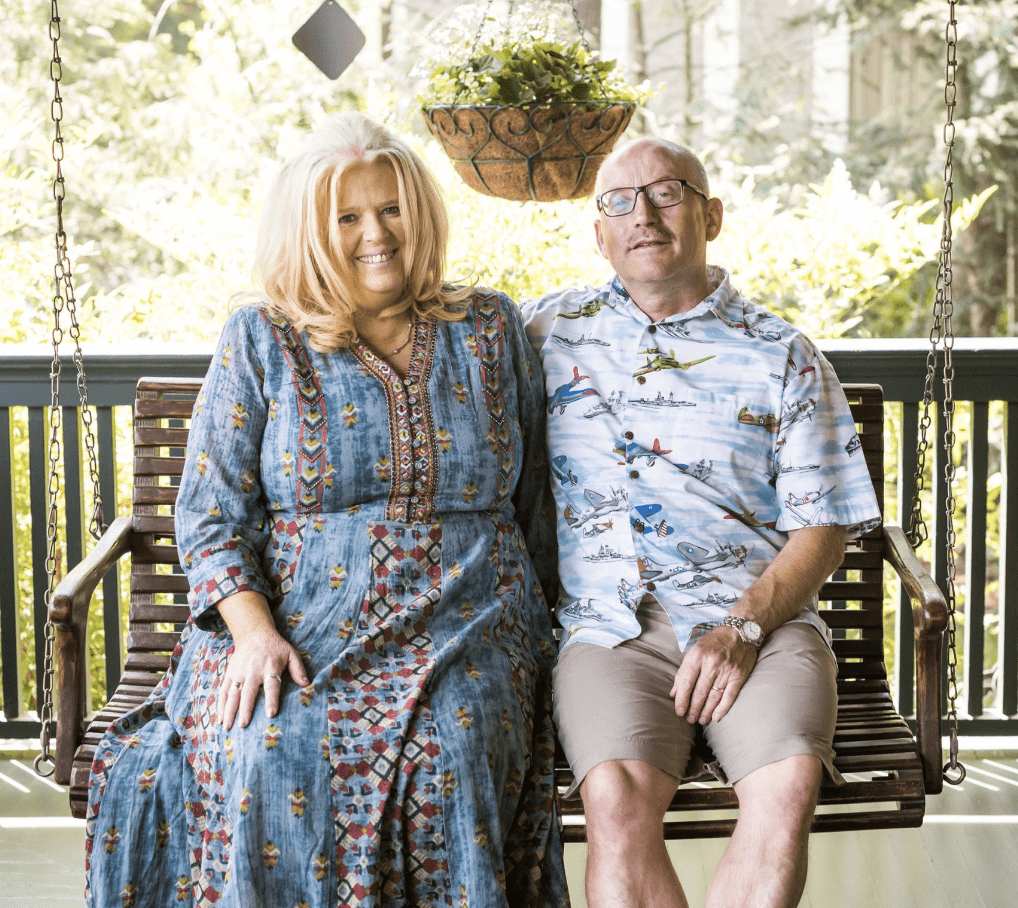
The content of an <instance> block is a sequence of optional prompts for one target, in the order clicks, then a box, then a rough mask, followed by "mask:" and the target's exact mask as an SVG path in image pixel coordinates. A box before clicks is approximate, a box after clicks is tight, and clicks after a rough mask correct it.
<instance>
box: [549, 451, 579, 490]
mask: <svg viewBox="0 0 1018 908" xmlns="http://www.w3.org/2000/svg"><path fill="white" fill-rule="evenodd" d="M568 463H569V458H568V457H566V455H565V454H559V455H558V456H557V457H553V458H552V460H551V475H552V476H554V477H555V478H556V479H557V480H558V481H559V482H560V483H562V485H566V484H569V485H576V483H577V482H579V480H578V479H577V478H576V474H575V473H574V472H573V471H572V470H570V469H569V467H567V466H566V464H568Z"/></svg>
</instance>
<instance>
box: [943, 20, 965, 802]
mask: <svg viewBox="0 0 1018 908" xmlns="http://www.w3.org/2000/svg"><path fill="white" fill-rule="evenodd" d="M945 42H946V44H947V63H946V71H945V78H944V103H945V105H946V108H947V122H946V123H945V124H944V144H945V145H946V146H947V160H946V162H945V164H944V224H943V234H942V237H941V241H940V267H939V269H938V273H937V308H938V310H939V314H940V317H941V319H942V322H943V338H944V452H945V455H946V456H945V458H944V461H945V463H944V483H945V489H946V491H947V498H946V503H945V507H944V518H945V527H946V531H947V533H946V541H947V701H948V713H947V717H948V723H949V726H950V727H949V734H950V738H951V740H950V759H949V761H948V762H947V763H946V764H945V766H944V781H945V782H948V783H950V784H951V785H959V784H960V783H961V782H962V781H963V780H964V779H965V767H964V766H962V764H961V763H960V762H959V761H958V642H957V622H956V615H957V602H958V600H957V594H956V589H955V580H956V578H957V569H956V565H955V548H956V543H957V536H956V534H955V529H954V514H955V510H956V506H957V501H956V500H955V497H954V479H955V468H954V448H955V441H956V438H955V434H954V415H955V405H954V359H953V351H954V326H953V322H952V319H953V317H954V300H953V297H952V280H953V277H954V273H953V269H952V263H951V250H952V235H951V212H952V207H953V204H954V138H955V126H954V108H955V105H956V103H957V99H958V86H957V83H956V81H955V77H956V75H957V72H958V22H957V20H956V19H955V0H950V16H949V18H948V23H947V29H946V32H945ZM952 773H954V775H952Z"/></svg>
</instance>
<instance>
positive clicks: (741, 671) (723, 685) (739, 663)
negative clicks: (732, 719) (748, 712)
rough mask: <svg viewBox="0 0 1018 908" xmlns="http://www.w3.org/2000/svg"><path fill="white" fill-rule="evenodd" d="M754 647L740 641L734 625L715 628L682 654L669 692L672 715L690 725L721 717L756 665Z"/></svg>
mask: <svg viewBox="0 0 1018 908" xmlns="http://www.w3.org/2000/svg"><path fill="white" fill-rule="evenodd" d="M756 656H757V651H756V647H754V646H751V645H750V644H748V643H743V642H742V638H741V637H740V636H739V632H738V631H737V630H736V629H735V628H734V627H727V626H722V627H716V628H714V629H713V630H712V631H708V632H707V633H706V634H704V635H703V636H702V637H701V638H700V639H699V640H697V641H696V643H694V644H693V646H692V647H691V648H690V649H689V652H687V653H686V654H685V655H684V656H683V657H682V665H681V666H679V670H678V671H677V672H676V673H675V683H674V684H672V689H671V691H670V693H669V695H670V696H671V697H674V698H675V714H676V715H677V716H685V717H686V719H687V721H689V722H690V724H693V723H696V722H699V723H700V724H701V725H706V724H707V723H708V722H712V721H713V722H717V721H718V720H719V719H722V718H724V716H725V715H726V714H727V713H728V710H730V709H731V708H732V704H733V703H734V702H735V698H736V697H738V696H739V691H740V690H741V689H742V685H743V684H745V683H746V679H747V678H748V677H749V673H750V672H751V671H753V666H754V665H756Z"/></svg>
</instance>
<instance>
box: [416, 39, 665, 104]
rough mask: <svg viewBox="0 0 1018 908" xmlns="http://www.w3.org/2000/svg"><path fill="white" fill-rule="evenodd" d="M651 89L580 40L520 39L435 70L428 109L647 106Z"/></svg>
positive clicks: (424, 97) (425, 99) (426, 95)
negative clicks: (637, 83)
mask: <svg viewBox="0 0 1018 908" xmlns="http://www.w3.org/2000/svg"><path fill="white" fill-rule="evenodd" d="M648 96H649V91H647V90H646V89H645V88H638V87H636V86H633V85H630V84H629V83H628V82H627V81H626V80H625V79H624V78H623V77H622V75H621V73H619V72H618V70H617V64H616V61H614V60H601V59H599V58H598V57H597V55H596V54H594V53H592V52H590V51H588V50H587V49H586V48H585V47H584V45H583V42H582V41H579V40H577V41H574V42H573V43H571V44H567V43H564V42H560V41H548V40H539V39H534V40H532V41H529V42H528V41H526V40H516V41H513V42H511V43H509V44H506V45H499V44H495V43H488V44H484V45H482V46H481V47H479V48H477V50H476V51H475V52H474V53H473V55H472V56H470V57H469V58H468V59H466V60H463V61H462V62H457V63H447V64H439V65H437V66H435V67H434V69H432V71H431V73H430V75H429V78H428V84H427V88H426V89H425V90H424V91H423V92H421V94H420V96H419V99H418V100H419V101H420V102H421V105H422V106H424V107H432V106H441V105H467V106H474V107H484V106H488V105H495V106H505V107H516V106H529V105H533V104H580V105H583V106H595V105H599V104H605V103H619V102H625V103H632V104H643V103H644V102H645V101H646V100H647V97H648Z"/></svg>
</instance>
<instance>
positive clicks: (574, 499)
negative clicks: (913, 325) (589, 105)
mask: <svg viewBox="0 0 1018 908" xmlns="http://www.w3.org/2000/svg"><path fill="white" fill-rule="evenodd" d="M596 195H597V200H598V210H599V217H598V220H597V222H596V223H595V233H596V236H597V243H598V246H599V248H600V250H601V253H602V254H603V255H604V256H605V257H606V258H607V259H608V260H609V262H610V263H611V265H612V266H613V268H614V269H615V271H616V275H615V277H614V278H613V279H612V280H611V281H609V282H608V283H607V284H605V285H604V286H602V287H600V288H598V289H594V288H586V289H583V290H568V291H564V292H560V293H556V294H552V295H550V296H548V297H545V298H543V299H541V300H538V301H536V302H533V303H530V304H528V305H526V306H525V307H524V310H523V311H524V317H525V319H526V320H527V325H528V327H527V330H528V334H529V335H530V338H531V342H532V343H533V344H534V346H535V347H536V348H537V350H538V352H539V353H540V354H541V357H542V361H543V363H544V367H545V371H546V375H547V391H548V399H549V414H550V415H549V424H548V433H549V440H550V445H551V450H550V456H551V458H552V461H553V474H554V479H553V483H554V487H555V493H556V505H557V512H558V536H559V550H560V556H559V557H560V575H561V580H562V594H561V596H560V598H559V606H558V615H559V619H560V621H561V623H562V626H563V628H564V638H563V646H562V651H561V654H560V657H559V663H558V666H557V668H556V674H555V717H556V721H557V723H558V728H559V736H560V740H561V741H562V745H563V747H564V749H565V752H566V756H567V757H568V758H569V761H570V764H571V765H572V767H573V770H574V772H575V774H576V778H577V781H578V783H579V791H580V796H581V797H582V799H583V806H584V813H585V815H586V819H587V836H588V843H589V849H588V858H587V869H586V890H587V899H588V902H589V904H590V905H591V906H592V908H620V906H624V908H643V906H647V908H676V906H686V905H687V902H686V899H685V895H684V894H683V891H682V887H681V884H680V883H679V880H678V878H677V877H676V875H675V872H674V870H673V868H672V866H671V863H670V861H669V860H668V856H667V852H666V851H665V846H664V841H663V837H662V826H661V822H662V819H663V816H664V813H665V810H666V808H667V805H668V803H669V801H670V800H671V797H672V795H673V793H674V791H675V788H676V786H677V785H678V784H679V783H680V782H681V781H682V780H683V779H684V778H688V777H690V775H691V774H693V773H694V772H695V771H697V770H698V769H701V768H702V767H696V766H694V765H693V764H692V763H691V761H690V753H691V747H692V742H693V737H694V733H695V731H696V729H697V727H700V728H702V730H703V733H704V736H705V738H706V740H707V742H708V743H709V744H710V746H711V749H712V751H713V753H714V754H715V756H716V763H714V764H712V765H711V767H710V768H711V770H712V771H713V772H714V774H715V775H717V776H718V777H719V778H721V779H722V780H728V781H730V782H732V784H733V785H734V787H735V791H736V793H737V795H738V798H739V819H738V823H737V825H736V829H735V832H734V834H733V836H732V839H731V842H730V844H729V845H728V848H727V850H726V852H725V855H724V857H723V858H722V860H721V862H720V864H719V865H718V867H717V869H716V871H715V874H714V876H713V879H712V881H711V885H710V888H709V890H708V895H707V904H708V906H711V908H719V906H738V908H746V906H750V908H770V906H793V905H796V904H798V901H799V898H800V897H801V894H802V890H803V887H804V885H805V879H806V849H807V841H808V836H809V828H810V823H811V820H812V817H813V812H814V809H815V807H816V800H817V795H818V791H819V787H820V782H821V778H822V775H823V773H824V772H825V771H826V772H828V773H829V774H831V775H832V776H833V777H835V778H838V776H837V773H836V770H835V769H834V767H833V764H832V759H833V751H832V749H831V742H832V740H833V735H834V725H835V718H836V712H837V692H836V687H835V674H836V665H835V662H834V657H833V655H832V653H831V651H830V647H829V639H830V633H829V631H828V629H827V627H826V626H825V625H824V623H823V621H822V620H821V619H820V617H819V615H818V614H817V610H816V595H817V592H818V590H819V588H820V586H821V584H822V583H823V582H824V581H825V580H826V578H827V577H828V576H829V575H830V574H831V572H832V571H834V570H835V569H836V568H837V567H838V565H839V564H840V562H841V558H842V555H843V553H844V546H845V540H846V538H849V537H850V536H854V535H857V534H859V533H861V532H865V531H866V530H867V529H869V528H871V527H872V526H874V525H875V524H876V523H877V522H878V521H879V518H880V515H879V511H878V509H877V504H876V499H875V496H874V494H873V489H872V486H871V484H870V479H869V474H868V472H867V470H866V466H865V463H864V462H863V457H862V454H861V452H857V451H856V448H857V447H858V444H857V442H858V439H857V437H856V434H855V426H854V424H853V422H852V419H851V416H850V413H849V410H848V406H847V403H846V402H845V398H844V395H843V393H842V392H841V387H840V385H839V384H838V380H837V377H836V376H835V375H834V372H833V370H832V369H831V367H830V366H829V365H828V363H827V362H826V360H825V359H824V358H823V357H822V356H821V355H820V354H819V353H818V352H817V351H816V349H815V348H814V347H813V345H812V344H811V343H810V342H809V340H808V339H806V338H805V337H804V336H803V335H802V334H800V333H799V332H798V331H796V330H795V329H794V328H793V327H792V326H791V325H789V324H788V323H786V322H784V321H783V320H781V319H779V318H777V317H775V316H772V315H770V314H769V313H767V312H766V311H765V310H763V309H761V308H759V307H758V306H756V305H754V304H752V303H750V302H748V301H746V300H744V299H743V298H742V297H741V296H740V295H739V294H738V292H737V291H736V290H735V289H734V288H733V287H732V284H731V283H730V281H729V276H728V274H727V273H726V272H724V271H723V270H721V269H719V268H716V267H713V266H708V265H707V243H708V242H709V241H711V240H713V239H714V238H715V237H717V235H718V233H719V232H720V230H721V222H722V216H723V207H722V204H721V201H720V200H718V199H715V198H711V197H710V193H709V189H708V186H707V177H706V173H705V171H704V168H703V165H702V164H701V163H700V162H699V160H698V159H697V158H696V157H695V156H694V155H693V154H692V153H691V152H689V151H688V150H686V149H684V148H682V147H680V146H678V145H675V144H673V143H670V142H667V141H663V140H658V139H640V140H637V141H635V142H632V143H630V144H628V145H627V146H625V147H624V148H622V149H620V150H618V151H616V152H615V153H613V154H612V155H611V156H610V157H609V158H608V159H607V160H606V161H605V163H604V165H603V167H602V169H601V172H600V174H599V178H598V188H597V190H596ZM592 717H597V720H596V721H593V722H592V721H591V719H592Z"/></svg>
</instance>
